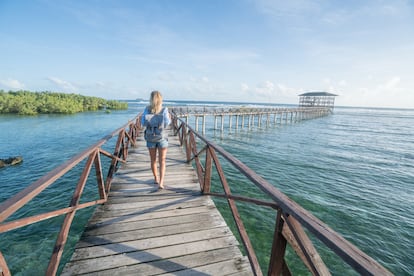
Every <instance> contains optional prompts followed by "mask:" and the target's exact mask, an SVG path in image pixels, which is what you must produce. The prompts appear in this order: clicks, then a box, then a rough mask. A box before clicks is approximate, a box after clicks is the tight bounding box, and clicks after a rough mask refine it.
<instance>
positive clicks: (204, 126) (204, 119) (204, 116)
mask: <svg viewBox="0 0 414 276" xmlns="http://www.w3.org/2000/svg"><path fill="white" fill-rule="evenodd" d="M204 133H206V115H205V114H204V115H203V135H204Z"/></svg>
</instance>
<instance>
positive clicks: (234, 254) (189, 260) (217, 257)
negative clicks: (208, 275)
mask: <svg viewBox="0 0 414 276" xmlns="http://www.w3.org/2000/svg"><path fill="white" fill-rule="evenodd" d="M229 260H233V262H234V263H235V265H243V264H242V262H246V260H245V259H243V258H240V252H239V250H238V249H237V248H236V247H226V248H220V249H216V250H210V251H204V252H199V253H193V254H188V255H184V256H179V257H174V258H170V259H168V260H158V261H153V262H147V263H140V264H135V265H130V266H125V267H121V268H117V269H108V270H105V271H99V272H94V273H91V274H87V275H99V276H112V275H117V274H116V273H119V274H118V275H160V274H164V273H174V275H176V273H177V272H178V271H186V273H187V274H186V275H190V274H198V275H201V274H202V273H201V272H200V271H199V270H198V269H197V268H198V267H201V266H203V265H207V264H210V263H213V262H216V263H219V262H223V261H229ZM247 265H249V264H248V263H247ZM240 272H241V271H237V272H236V273H235V275H241V274H240ZM219 274H221V273H218V274H215V275H219ZM244 275H251V272H248V273H247V274H244Z"/></svg>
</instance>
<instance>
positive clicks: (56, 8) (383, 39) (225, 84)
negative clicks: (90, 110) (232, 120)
mask: <svg viewBox="0 0 414 276" xmlns="http://www.w3.org/2000/svg"><path fill="white" fill-rule="evenodd" d="M0 37H1V43H0V89H3V90H6V91H8V90H19V89H26V90H30V91H59V92H67V93H78V94H82V95H88V96H98V97H103V98H106V99H135V98H145V99H147V98H148V96H149V92H150V91H152V90H160V91H161V92H162V93H163V95H164V98H165V99H168V100H174V99H176V100H210V101H211V100H214V101H242V102H271V103H292V104H296V103H297V102H298V96H297V95H298V94H300V93H303V92H307V91H328V92H332V93H335V94H338V95H339V97H337V99H336V104H337V105H344V106H376V107H403V108H414V77H413V73H414V1H399V0H394V1H374V0H366V1H359V0H358V1H353V0H349V1H328V0H326V1H324V0H319V1H305V0H291V1H278V0H273V1H271V0H151V1H150V0H135V1H134V0H131V1H124V0H119V1H116V0H101V1H98V0H78V1H74V0H72V1H69V0H32V1H24V0H0Z"/></svg>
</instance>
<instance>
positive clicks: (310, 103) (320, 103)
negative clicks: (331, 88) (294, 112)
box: [299, 92, 338, 110]
mask: <svg viewBox="0 0 414 276" xmlns="http://www.w3.org/2000/svg"><path fill="white" fill-rule="evenodd" d="M336 96H338V95H336V94H332V93H328V92H307V93H303V94H300V95H299V107H328V108H330V109H331V110H333V108H334V103H335V97H336Z"/></svg>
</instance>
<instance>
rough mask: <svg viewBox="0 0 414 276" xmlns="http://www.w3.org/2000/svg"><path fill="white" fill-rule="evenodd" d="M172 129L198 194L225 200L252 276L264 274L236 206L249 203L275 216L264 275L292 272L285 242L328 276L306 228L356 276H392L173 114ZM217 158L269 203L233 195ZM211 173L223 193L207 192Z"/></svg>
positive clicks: (315, 271)
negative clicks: (193, 171) (194, 177)
mask: <svg viewBox="0 0 414 276" xmlns="http://www.w3.org/2000/svg"><path fill="white" fill-rule="evenodd" d="M173 128H174V132H175V134H176V135H178V137H179V140H180V143H181V145H182V146H183V147H184V149H185V153H186V158H187V162H188V163H192V164H193V166H195V169H196V172H197V176H198V181H199V183H200V188H201V191H202V193H203V194H205V195H211V196H216V197H221V198H225V199H226V200H227V202H228V206H229V209H230V210H231V213H232V215H233V218H234V222H235V225H236V228H237V231H238V233H239V237H240V239H241V242H242V244H243V246H244V249H245V251H246V255H247V256H248V258H249V261H250V264H251V267H252V270H253V272H254V275H262V274H263V272H262V270H261V268H260V265H259V261H258V258H257V256H256V254H255V251H254V249H253V246H252V243H251V241H250V239H249V236H248V233H247V231H246V228H245V226H244V224H243V221H242V219H241V216H240V213H239V210H238V208H237V206H236V202H248V203H250V204H257V205H260V206H266V207H270V208H273V209H275V210H276V211H277V215H276V218H275V219H276V221H275V229H274V235H273V240H272V248H271V252H269V255H270V260H269V264H268V275H291V271H290V269H289V267H288V265H287V263H286V261H285V251H286V246H287V244H288V243H289V244H290V246H291V247H292V248H293V249H294V251H295V252H296V254H297V255H298V256H299V257H300V259H301V260H302V262H303V263H304V265H305V266H306V267H307V269H308V270H309V271H310V272H311V273H312V274H313V275H330V271H329V269H328V267H327V266H326V265H325V263H324V262H323V260H322V258H321V257H320V255H319V253H318V251H317V250H316V248H315V246H314V245H313V243H312V241H311V239H310V238H309V237H308V235H307V234H306V232H305V230H304V229H307V230H308V231H309V232H310V233H312V234H313V235H314V237H316V238H317V239H319V240H320V241H322V242H323V243H324V244H325V245H326V246H327V247H328V248H330V249H331V250H332V251H333V252H334V253H335V254H336V255H337V256H339V257H340V258H341V259H342V260H343V261H344V262H346V263H347V264H349V265H350V266H351V267H352V268H353V269H354V270H355V271H356V272H358V273H360V274H362V275H392V273H391V272H389V271H388V270H387V269H386V268H384V267H383V266H381V265H380V264H379V263H377V262H376V261H375V260H374V259H372V258H371V257H369V256H368V255H367V254H365V253H364V252H362V251H361V250H360V249H358V248H357V247H356V246H354V245H353V244H351V243H350V242H349V241H347V240H345V239H344V238H343V237H342V236H340V235H339V234H338V233H336V232H335V231H334V230H332V229H331V228H330V227H328V226H327V225H326V224H324V223H323V222H322V221H320V220H319V219H318V218H316V217H315V216H313V215H312V214H311V213H310V212H308V211H307V210H305V209H304V208H303V207H301V206H300V205H298V204H297V203H296V202H294V201H293V200H292V199H290V198H289V197H287V196H286V195H285V194H283V193H282V192H281V191H279V190H278V189H277V188H276V187H274V186H273V185H271V184H270V183H268V182H267V181H266V180H264V179H263V178H262V177H260V176H259V175H257V174H256V173H255V172H254V171H253V170H251V169H250V168H248V167H247V166H246V165H245V164H243V163H242V162H240V161H239V160H238V159H236V158H235V157H234V156H232V155H231V154H230V153H228V152H226V151H225V150H224V149H223V148H221V147H220V146H218V145H216V144H214V143H211V142H210V141H208V140H207V139H206V138H205V137H203V136H201V135H200V134H198V133H197V132H196V131H194V130H193V129H192V128H191V127H190V126H188V125H187V124H186V122H185V121H183V120H182V119H180V118H179V117H178V116H176V115H174V114H173ZM200 145H201V146H200ZM197 146H199V147H201V149H198V148H197ZM219 156H221V158H224V160H226V161H228V162H229V163H230V164H231V165H232V166H233V167H234V168H235V169H236V170H238V171H239V172H240V173H241V174H243V175H244V176H245V177H247V179H248V180H249V181H250V182H251V183H252V184H254V185H255V186H257V187H258V188H260V190H261V191H262V192H263V193H264V194H266V195H267V196H268V197H270V198H271V200H270V201H265V200H261V199H254V198H251V197H246V196H240V195H234V194H232V193H231V189H230V185H229V182H228V181H227V179H226V176H225V173H224V170H223V167H222V165H221V163H220V160H219ZM202 157H204V159H203V158H202ZM213 169H215V173H216V174H217V175H218V177H219V180H220V182H221V186H222V188H223V191H224V192H223V193H214V192H211V185H212V175H213Z"/></svg>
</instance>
